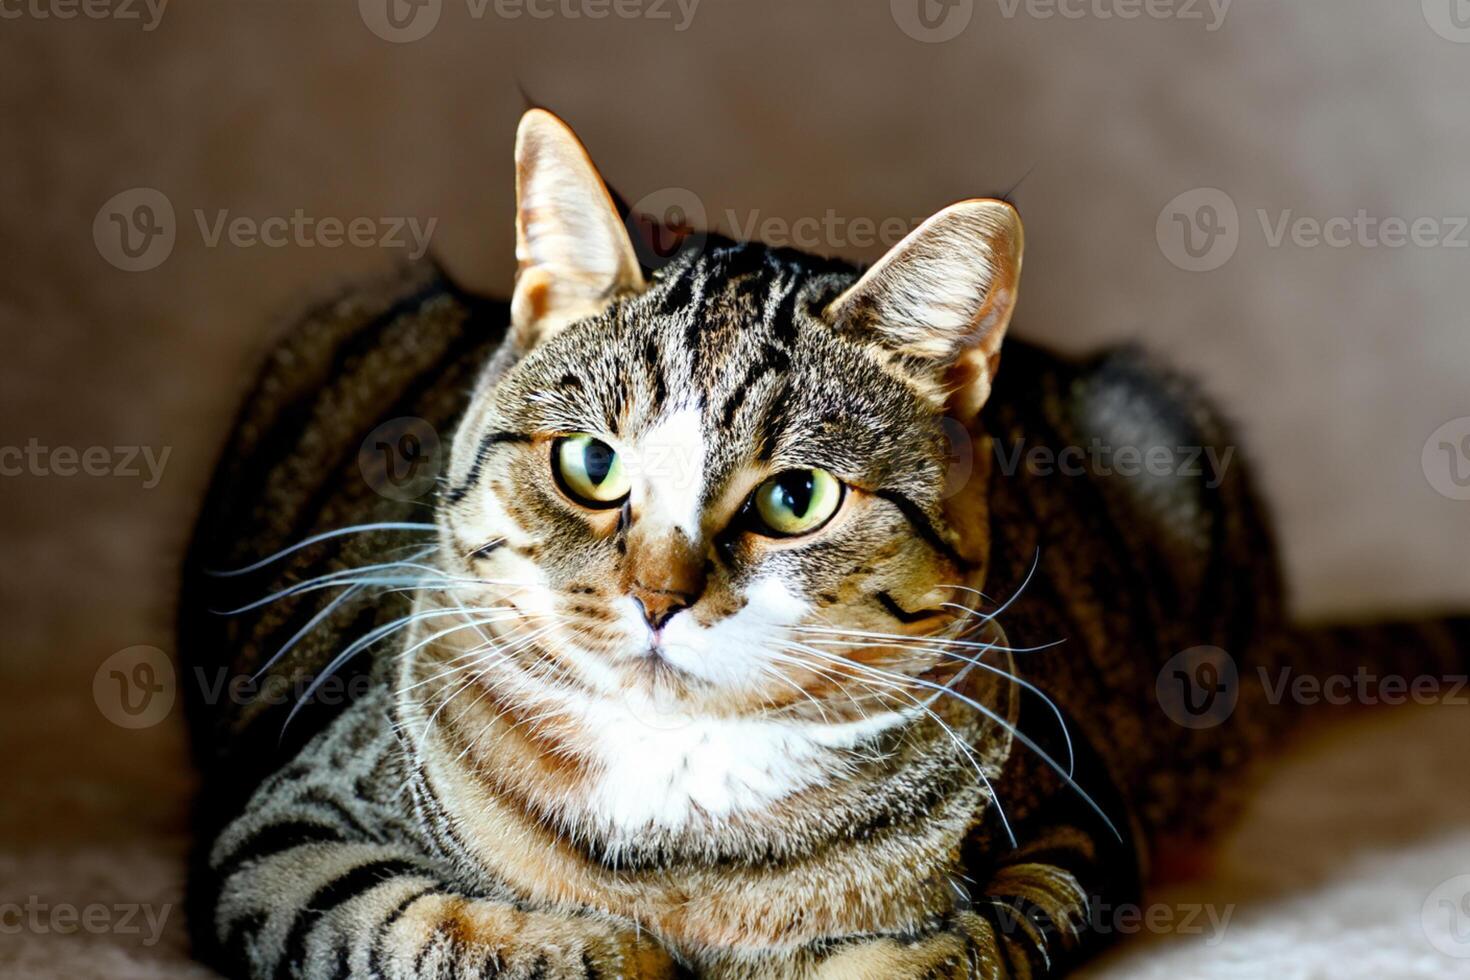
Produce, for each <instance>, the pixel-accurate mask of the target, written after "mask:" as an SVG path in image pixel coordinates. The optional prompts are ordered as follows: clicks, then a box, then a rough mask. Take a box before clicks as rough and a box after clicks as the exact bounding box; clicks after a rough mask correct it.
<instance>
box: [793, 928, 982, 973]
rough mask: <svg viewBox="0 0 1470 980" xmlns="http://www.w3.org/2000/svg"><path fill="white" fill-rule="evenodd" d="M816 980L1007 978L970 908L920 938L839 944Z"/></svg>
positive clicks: (821, 967) (825, 962)
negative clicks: (968, 910)
mask: <svg viewBox="0 0 1470 980" xmlns="http://www.w3.org/2000/svg"><path fill="white" fill-rule="evenodd" d="M815 977H816V980H930V978H932V980H1007V978H1009V977H1010V974H1009V973H1007V972H1006V970H1005V968H1004V967H1003V966H1002V960H1001V957H1000V955H999V953H998V952H997V946H996V942H995V934H994V931H993V930H992V929H991V927H990V924H989V923H987V922H986V921H985V920H984V919H981V918H980V917H979V916H977V915H975V914H974V913H971V912H965V913H961V914H958V915H955V916H953V917H952V918H951V919H950V920H949V923H948V924H947V926H946V928H944V929H941V930H939V931H937V932H934V933H931V934H930V935H928V936H925V937H923V938H922V939H915V940H907V941H906V940H900V939H895V938H886V937H885V938H880V939H869V940H864V941H862V942H857V943H853V944H852V945H850V946H846V947H843V948H842V949H841V950H839V951H838V952H836V953H834V954H833V955H832V956H830V957H828V958H827V959H826V960H825V961H824V962H823V963H822V964H821V966H820V967H818V969H817V971H816V974H815Z"/></svg>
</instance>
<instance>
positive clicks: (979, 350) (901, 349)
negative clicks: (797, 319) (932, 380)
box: [826, 199, 1023, 423]
mask: <svg viewBox="0 0 1470 980" xmlns="http://www.w3.org/2000/svg"><path fill="white" fill-rule="evenodd" d="M1022 246H1023V236H1022V231H1021V218H1020V216H1019V215H1018V214H1017V213H1016V209H1015V208H1013V207H1011V205H1009V204H1007V203H1005V202H1004V201H992V200H980V199H976V200H971V201H961V202H960V203H958V204H952V205H950V206H949V207H947V208H945V209H944V210H943V211H940V212H939V213H938V214H936V215H934V216H933V217H931V218H930V219H929V220H927V221H925V222H924V223H923V224H922V225H920V226H919V227H918V228H916V229H914V230H913V231H912V232H910V233H909V235H908V236H907V237H905V238H904V239H903V241H901V242H899V243H898V244H897V245H895V246H894V247H893V248H892V249H891V250H890V251H889V252H888V254H887V255H885V256H883V258H881V259H879V260H878V262H877V264H876V265H874V266H873V267H872V268H871V269H869V270H868V271H867V273H866V274H865V275H864V276H863V277H862V278H861V279H859V280H858V281H857V282H856V283H855V284H854V285H853V286H852V287H850V288H849V289H848V290H847V291H846V292H844V293H843V294H842V295H841V296H838V297H837V298H836V299H835V300H833V301H832V303H831V304H830V305H828V307H827V311H826V316H827V318H828V320H829V321H830V322H831V323H833V324H834V325H836V326H837V327H838V329H840V330H844V331H853V332H856V333H860V334H862V335H864V336H867V337H871V338H873V339H875V340H877V341H878V342H879V343H882V344H884V345H885V346H887V347H890V348H892V349H893V350H895V351H897V352H898V353H900V354H903V355H906V356H908V357H913V358H917V359H919V360H921V361H930V362H933V364H934V366H935V368H936V370H938V371H939V372H941V376H942V378H943V383H944V385H945V387H946V389H947V390H948V392H949V395H948V400H949V401H948V408H949V411H950V412H951V413H952V414H954V415H955V416H956V417H957V418H959V419H960V420H961V421H963V422H965V423H969V422H971V421H973V420H974V418H975V416H976V415H977V414H978V413H979V411H980V409H981V408H982V407H983V406H984V405H985V400H986V399H987V398H988V397H989V396H990V385H991V381H992V379H993V378H994V377H995V372H996V368H997V367H998V366H999V364H1000V347H1001V341H1002V340H1003V339H1004V338H1005V332H1006V327H1007V326H1009V324H1010V322H1011V314H1012V312H1013V311H1014V310H1015V308H1016V287H1017V284H1018V282H1019V281H1020V278H1021V252H1022Z"/></svg>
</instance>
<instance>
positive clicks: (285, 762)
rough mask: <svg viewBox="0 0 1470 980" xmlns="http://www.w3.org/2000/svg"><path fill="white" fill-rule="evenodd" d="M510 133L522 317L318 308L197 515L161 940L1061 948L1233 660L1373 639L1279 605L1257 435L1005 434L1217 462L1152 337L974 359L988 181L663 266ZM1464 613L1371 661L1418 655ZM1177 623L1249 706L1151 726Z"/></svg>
mask: <svg viewBox="0 0 1470 980" xmlns="http://www.w3.org/2000/svg"><path fill="white" fill-rule="evenodd" d="M516 163H517V194H518V214H517V222H516V235H517V256H518V259H519V272H518V276H517V279H516V286H515V291H514V296H513V298H512V299H511V301H510V303H509V306H508V307H507V306H506V305H505V304H503V303H498V302H492V301H488V300H484V299H481V298H478V297H475V296H472V295H469V294H467V293H466V292H464V291H463V290H461V289H459V288H458V287H456V286H455V285H454V284H453V283H452V282H450V281H449V280H448V278H447V277H446V276H445V275H444V274H443V273H441V272H440V271H439V270H438V269H437V268H435V267H433V266H432V265H428V264H423V265H415V266H412V267H410V268H407V269H406V270H404V271H403V273H402V274H401V276H399V277H398V278H397V279H395V280H394V281H391V282H387V283H382V284H379V285H378V286H376V287H374V288H371V289H358V290H354V291H352V292H349V293H347V294H346V295H344V296H342V297H341V298H339V299H338V300H336V301H335V302H332V303H329V304H327V305H325V306H323V307H321V308H320V309H318V310H317V311H316V312H315V313H314V314H313V315H311V316H309V317H308V318H307V319H306V320H305V321H304V322H303V323H301V324H299V325H298V326H297V327H296V328H295V329H294V330H293V331H292V333H291V334H290V336H289V337H287V338H286V339H285V340H284V342H283V343H282V344H281V345H280V346H279V347H278V348H277V349H276V351H275V352H274V354H273V355H272V356H271V358H270V360H269V363H268V364H267V366H266V368H265V370H264V372H263V373H262V375H261V376H260V378H259V380H258V381H257V383H256V385H255V388H254V391H253V393H252V394H251V395H250V397H249V399H248V400H247V402H246V404H245V408H244V410H243V413H242V416H241V418H240V420H239V423H238V425H237V428H236V430H235V432H234V436H233V439H232V441H231V443H230V445H229V447H228V449H227V450H226V452H225V454H224V457H223V461H222V463H221V467H220V470H219V473H218V474H217V476H216V479H215V481H214V484H213V487H212V490H211V492H210V494H209V497H208V500H207V501H206V503H205V507H204V512H203V515H202V517H201V520H200V523H199V526H198V530H197V533H196V537H195V541H194V545H193V547H192V549H191V552H190V555H189V557H188V559H187V562H186V569H185V576H184V588H183V595H182V615H181V620H180V625H181V649H182V651H183V656H184V660H185V664H184V670H185V676H186V677H190V678H197V679H198V680H199V683H197V684H190V690H191V692H192V702H193V703H192V706H191V707H192V710H191V717H192V721H193V723H194V727H195V728H196V736H197V737H196V744H197V746H198V759H199V762H200V767H201V770H202V772H203V780H204V790H203V794H202V797H201V800H200V805H199V811H198V822H199V840H200V846H199V849H198V854H197V859H196V862H195V867H194V870H193V881H192V884H191V891H192V922H193V926H194V932H195V935H196V942H197V944H198V946H199V950H200V953H201V955H202V956H204V957H205V958H206V959H208V960H209V961H210V962H211V963H213V964H214V965H215V966H216V967H217V968H219V969H221V970H222V971H224V972H225V973H227V974H229V975H231V976H241V977H298V976H299V977H344V976H354V977H355V976H372V977H388V978H406V977H451V976H452V977H461V978H477V977H499V978H533V977H538V978H592V977H598V978H612V977H627V978H658V977H674V976H698V977H710V978H731V980H734V978H844V980H848V978H851V980H862V978H873V980H892V978H906V977H1039V976H1043V975H1054V974H1056V973H1061V972H1064V971H1065V970H1066V969H1067V967H1068V965H1069V964H1070V963H1072V962H1075V959H1076V957H1077V956H1078V955H1080V954H1081V953H1083V952H1084V951H1086V950H1088V949H1089V948H1090V947H1091V946H1092V945H1094V944H1095V943H1094V941H1095V939H1096V938H1097V937H1096V936H1094V935H1093V934H1092V933H1093V932H1094V931H1095V930H1091V929H1089V923H1090V922H1091V921H1092V920H1091V916H1090V909H1091V908H1092V907H1093V906H1094V905H1096V904H1097V903H1110V904H1113V905H1116V904H1117V903H1120V902H1127V901H1131V900H1135V899H1137V897H1138V896H1139V894H1140V892H1141V889H1142V888H1143V887H1144V886H1145V884H1146V883H1147V881H1148V880H1149V879H1150V878H1151V877H1152V876H1154V875H1156V874H1157V873H1158V872H1159V870H1160V864H1161V863H1163V862H1164V860H1165V858H1166V857H1167V856H1168V855H1172V854H1179V853H1186V854H1187V853H1189V849H1190V848H1191V847H1193V846H1195V845H1194V842H1195V841H1198V840H1200V839H1202V837H1203V835H1204V834H1205V833H1207V832H1208V831H1209V829H1210V828H1211V827H1212V826H1213V825H1214V824H1216V823H1217V822H1218V820H1219V819H1220V817H1221V816H1222V815H1223V814H1227V813H1228V812H1229V811H1230V810H1231V809H1232V806H1231V800H1232V799H1233V798H1235V797H1237V796H1238V795H1239V793H1240V791H1241V789H1242V787H1243V786H1245V785H1246V784H1247V782H1248V779H1247V775H1246V772H1245V765H1244V764H1245V763H1246V762H1248V761H1249V760H1251V759H1253V758H1256V757H1259V756H1260V755H1262V754H1263V753H1264V752H1265V751H1266V747H1267V746H1268V744H1270V742H1271V740H1272V739H1273V738H1274V737H1275V736H1276V735H1277V734H1278V733H1279V732H1281V731H1282V730H1283V729H1284V728H1285V727H1286V725H1287V724H1288V723H1289V721H1290V718H1289V712H1287V711H1286V710H1285V709H1284V708H1281V707H1276V706H1273V705H1271V704H1270V703H1269V701H1268V699H1267V698H1266V697H1265V689H1264V687H1263V685H1262V683H1261V681H1260V675H1259V674H1258V671H1257V667H1258V666H1262V665H1264V666H1270V667H1273V668H1274V667H1277V666H1281V665H1290V666H1293V667H1295V668H1297V669H1301V670H1325V669H1330V668H1332V667H1333V665H1336V668H1337V669H1342V665H1343V663H1345V662H1349V661H1346V660H1345V658H1346V657H1347V656H1348V654H1346V653H1344V652H1343V651H1344V650H1346V649H1348V644H1350V643H1358V644H1360V647H1359V648H1361V649H1366V646H1361V643H1362V641H1365V640H1373V636H1370V635H1369V634H1368V633H1367V632H1363V633H1349V632H1346V631H1344V632H1340V633H1327V632H1307V631H1303V630H1298V629H1296V628H1294V627H1292V626H1291V625H1289V624H1288V623H1287V621H1286V619H1285V617H1284V615H1283V612H1282V604H1281V599H1280V595H1281V589H1280V583H1279V581H1278V576H1277V571H1276V566H1275V560H1274V557H1273V552H1272V545H1271V539H1270V537H1269V535H1268V533H1267V530H1266V527H1265V525H1264V522H1263V518H1262V510H1261V508H1260V507H1259V506H1258V504H1257V502H1256V499H1255V497H1254V495H1253V492H1252V489H1251V486H1250V484H1249V483H1248V481H1247V477H1246V475H1245V474H1244V472H1243V471H1242V468H1241V467H1239V466H1232V467H1227V468H1225V469H1224V471H1223V472H1219V473H1214V474H1209V473H1205V474H1203V475H1201V474H1200V473H1199V472H1197V471H1195V470H1191V469H1189V468H1188V467H1180V468H1179V470H1178V472H1176V473H1174V474H1172V475H1158V474H1154V475H1149V476H1137V477H1129V476H1125V475H1120V474H1119V473H1118V472H1114V471H1113V470H1111V469H1108V470H1104V469H1103V468H1101V467H1097V466H1094V465H1091V464H1089V465H1088V467H1087V472H1085V473H1082V474H1076V475H1074V474H1072V473H1068V472H1063V471H1061V470H1055V471H1052V470H1042V469H1040V468H1038V467H1034V466H1027V465H1021V466H1002V465H1000V461H1003V460H1006V459H1012V460H1014V459H1016V458H1018V457H1017V455H1016V453H1017V452H1020V451H1022V450H1024V451H1025V452H1027V453H1030V452H1031V451H1032V450H1034V449H1035V448H1036V447H1042V448H1045V449H1048V450H1049V451H1052V452H1058V451H1061V450H1064V449H1065V448H1066V447H1069V446H1070V447H1083V446H1088V445H1091V444H1094V443H1100V444H1105V445H1109V446H1125V445H1126V446H1133V447H1139V448H1141V449H1144V450H1146V449H1147V448H1148V447H1153V446H1163V447H1180V446H1194V447H1204V448H1209V449H1212V450H1215V451H1217V453H1216V455H1215V457H1213V458H1216V459H1220V458H1228V457H1224V456H1222V455H1221V453H1222V452H1223V451H1224V450H1225V449H1227V448H1228V447H1230V446H1231V437H1230V434H1229V432H1228V431H1227V430H1226V429H1225V428H1224V427H1223V426H1222V424H1221V422H1220V421H1219V420H1218V418H1217V416H1216V415H1215V414H1214V413H1213V412H1212V411H1211V410H1210V409H1209V408H1208V407H1207V406H1206V405H1205V404H1204V403H1203V401H1202V400H1201V399H1200V398H1199V397H1198V396H1197V395H1196V394H1195V393H1194V391H1193V389H1192V387H1191V386H1190V385H1188V384H1185V383H1182V382H1180V381H1179V380H1176V379H1175V378H1173V377H1171V376H1170V375H1168V374H1167V373H1165V372H1163V371H1161V370H1159V369H1157V368H1155V367H1152V366H1151V365H1150V364H1149V363H1148V362H1147V361H1146V360H1145V359H1144V358H1142V357H1140V356H1138V355H1137V354H1134V353H1129V352H1121V353H1110V354H1107V355H1104V356H1102V357H1100V358H1097V359H1094V360H1090V361H1087V362H1082V363H1074V362H1070V361H1066V360H1063V359H1060V358H1058V357H1055V356H1053V355H1051V354H1048V353H1045V352H1043V351H1041V350H1038V349H1036V348H1034V347H1030V346H1027V345H1025V344H1022V343H1019V342H1016V341H1012V342H1011V343H1009V344H1007V345H1006V352H1005V357H1004V369H1003V370H1002V369H1001V365H1002V357H1001V345H1002V339H1003V337H1004V335H1005V333H1006V329H1007V326H1008V324H1009V322H1010V320H1011V314H1012V311H1013V309H1014V307H1015V304H1016V297H1017V285H1018V280H1019V276H1020V271H1021V255H1022V231H1021V224H1020V221H1019V219H1018V217H1017V214H1016V212H1015V210H1014V209H1013V208H1012V207H1011V206H1010V205H1008V204H1006V203H1003V202H1000V201H994V200H971V201H965V202H962V203H959V204H955V205H953V206H951V207H949V208H946V209H944V210H943V211H941V212H939V213H938V214H936V215H935V216H933V217H932V218H930V219H929V220H928V221H927V222H925V223H924V224H922V225H921V226H920V227H918V228H917V229H916V230H914V231H913V232H912V233H911V234H910V235H909V236H908V237H907V238H905V239H904V240H903V241H902V242H901V243H899V244H898V245H897V246H895V247H894V248H893V249H892V251H891V252H890V253H889V254H888V255H886V256H885V257H884V258H883V259H882V260H881V261H879V262H878V263H877V264H876V265H874V266H873V267H872V268H870V269H868V270H867V271H866V272H862V271H860V270H859V269H857V268H854V267H852V266H850V265H848V264H847V263H844V262H840V261H834V260H827V259H821V258H816V257H813V256H811V255H807V254H803V253H800V252H796V251H792V250H788V249H779V248H769V247H766V246H764V245H761V244H759V243H753V242H736V241H731V240H728V239H725V238H723V237H720V236H718V235H715V234H712V233H711V234H704V233H701V234H688V235H685V236H684V237H683V238H681V239H678V243H677V245H676V246H675V247H674V248H673V249H672V252H671V254H663V253H662V252H661V251H660V250H657V249H653V250H650V248H649V235H648V234H647V233H648V232H649V229H650V225H649V223H648V222H646V221H642V220H640V219H639V218H638V216H636V215H632V214H627V213H624V211H623V210H621V209H620V206H619V205H618V204H617V203H616V202H615V201H614V199H613V197H612V196H611V195H610V193H609V192H608V190H607V188H606V187H605V185H604V184H603V182H602V180H601V178H600V177H599V176H598V174H597V172H596V170H595V169H594V167H593V165H592V163H591V162H590V160H589V158H588V156H587V154H586V152H585V150H584V149H583V148H582V145H581V144H580V143H579V142H578V141H577V139H576V137H575V136H574V135H573V134H572V132H571V131H570V130H569V129H568V128H567V127H566V125H565V124H564V123H562V122H561V121H560V120H559V119H557V118H556V117H555V116H553V115H551V114H550V113H548V112H545V111H543V110H539V109H534V110H531V111H530V112H528V113H527V114H526V116H525V117H524V118H523V120H522V122H521V126H520V130H519V133H518V136H517V141H516ZM667 231H668V230H667V229H659V230H658V233H659V235H660V236H662V235H663V234H664V232H667ZM660 240H664V238H662V237H661V238H660ZM404 418H412V419H415V420H419V421H418V422H415V423H414V425H417V426H419V428H418V429H416V430H414V432H415V433H416V434H414V435H413V438H412V440H410V441H411V442H412V443H413V444H412V445H411V446H410V447H409V450H411V451H409V450H405V452H407V453H408V456H409V457H411V459H412V462H413V463H414V464H415V465H418V464H419V463H424V464H425V465H435V464H436V462H437V461H440V460H445V462H444V463H443V465H442V472H441V473H440V475H439V480H438V482H437V484H436V485H435V487H434V489H433V490H432V492H429V493H425V494H422V495H421V496H419V497H415V496H414V495H413V494H410V493H396V492H392V491H393V487H392V486H390V485H389V484H388V483H385V482H384V477H385V476H391V475H392V474H391V473H389V472H388V471H385V470H381V469H380V468H375V467H376V466H377V464H376V463H374V461H375V460H378V459H379V458H380V453H379V451H380V450H385V449H386V450H388V452H387V453H386V455H383V456H382V458H383V459H385V460H387V462H384V463H383V464H382V465H383V466H389V465H397V464H398V463H402V460H401V459H397V460H396V462H395V459H396V458H390V457H392V452H391V450H393V449H394V448H396V447H397V446H398V445H399V444H400V443H401V442H402V439H403V438H404V437H403V436H397V437H395V438H397V439H398V442H394V440H393V439H388V440H386V441H385V440H384V438H383V437H382V436H381V432H382V431H383V430H382V429H381V428H380V426H381V425H382V423H384V421H385V420H393V419H404ZM395 431H396V430H395ZM436 434H440V435H442V437H443V440H444V443H443V445H442V446H440V447H438V448H437V449H436V448H435V447H434V446H433V445H432V443H433V442H434V439H435V436H436ZM1207 477H1208V478H1207ZM982 590H985V591H982ZM221 613H228V615H221ZM1467 634H1470V630H1467V629H1466V628H1465V625H1464V624H1463V623H1452V622H1450V621H1445V622H1442V623H1438V624H1426V625H1423V626H1409V625H1405V626H1403V627H1399V628H1397V629H1395V628H1384V629H1382V630H1379V631H1378V632H1377V633H1376V634H1375V635H1376V638H1377V641H1376V642H1372V643H1371V644H1370V645H1372V646H1374V647H1375V648H1378V649H1380V650H1381V651H1383V653H1382V654H1381V655H1375V656H1378V659H1377V660H1375V663H1376V664H1378V665H1380V666H1382V667H1383V668H1385V669H1389V668H1393V667H1397V668H1399V669H1401V670H1404V671H1410V672H1443V671H1447V670H1451V669H1454V668H1455V667H1456V666H1458V665H1459V664H1460V663H1461V659H1462V658H1461V657H1460V654H1459V651H1462V650H1464V649H1465V648H1466V644H1465V642H1464V641H1465V639H1466V636H1467ZM1061 641H1065V642H1061ZM1200 647H1213V648H1219V649H1220V650H1223V651H1228V656H1223V655H1212V656H1216V657H1217V661H1218V662H1217V661H1211V665H1212V666H1214V667H1219V666H1221V665H1223V664H1226V663H1227V662H1228V665H1230V666H1233V668H1234V670H1235V675H1234V678H1233V682H1232V683H1230V684H1229V685H1222V686H1221V690H1222V691H1223V690H1225V687H1226V686H1228V687H1229V691H1228V694H1229V705H1230V707H1231V710H1229V711H1226V712H1220V713H1219V714H1218V716H1217V717H1214V718H1213V719H1211V721H1212V722H1218V723H1208V724H1198V725H1195V724H1177V723H1176V721H1175V720H1171V716H1170V712H1168V711H1166V710H1165V709H1164V706H1163V705H1162V704H1161V700H1160V691H1161V690H1163V688H1162V687H1160V684H1161V683H1163V684H1165V685H1167V683H1171V682H1170V681H1168V678H1167V675H1166V677H1165V680H1164V681H1163V682H1160V671H1161V668H1162V667H1163V666H1164V665H1165V664H1166V662H1168V661H1169V660H1170V658H1171V657H1174V656H1175V655H1176V654H1178V653H1180V651H1187V650H1191V649H1195V648H1200ZM1392 650H1398V651H1401V652H1400V653H1398V654H1391V653H1390V652H1389V651H1392ZM1356 655H1357V654H1354V656H1356ZM1365 655H1366V654H1365ZM1395 657H1396V658H1397V659H1394V658H1395ZM1207 659H1208V658H1207ZM1350 662H1351V663H1353V664H1356V663H1357V662H1358V661H1357V660H1352V661H1350ZM220 677H223V678H227V679H229V680H230V681H231V682H232V683H230V684H229V685H227V686H225V687H224V688H221V687H220V685H219V684H217V683H215V682H214V681H215V679H216V678H220ZM244 679H254V680H255V681H257V682H258V685H248V684H238V683H233V682H236V681H241V680H244ZM221 690H224V691H227V692H231V693H232V695H233V696H227V695H225V694H221V693H220V692H221ZM241 692H246V693H241ZM1186 721H1187V719H1186Z"/></svg>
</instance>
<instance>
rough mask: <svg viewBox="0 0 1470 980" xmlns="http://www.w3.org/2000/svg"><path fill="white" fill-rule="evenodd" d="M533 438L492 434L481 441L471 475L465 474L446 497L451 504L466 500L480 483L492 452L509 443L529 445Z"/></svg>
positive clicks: (476, 451)
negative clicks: (468, 494)
mask: <svg viewBox="0 0 1470 980" xmlns="http://www.w3.org/2000/svg"><path fill="white" fill-rule="evenodd" d="M530 441H531V437H530V436H528V435H526V434H525V433H522V432H492V433H490V434H489V435H487V436H485V437H484V438H483V439H481V440H480V446H479V448H478V449H476V450H475V461H474V463H473V464H472V465H471V466H470V471H469V473H467V474H465V478H464V482H463V483H461V484H460V485H459V486H457V487H455V488H454V489H452V490H450V491H449V493H448V494H447V495H446V496H445V499H446V500H448V501H449V502H450V503H451V504H457V503H459V502H460V501H461V500H463V499H464V497H465V494H467V493H469V492H470V491H471V490H472V489H474V486H475V484H476V483H478V482H480V471H481V470H483V469H484V468H485V460H486V459H488V458H489V456H490V452H491V450H493V449H494V448H495V447H496V446H500V445H505V444H507V443H527V442H530Z"/></svg>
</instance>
